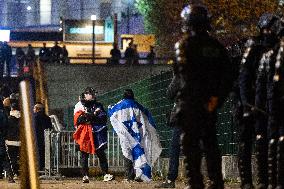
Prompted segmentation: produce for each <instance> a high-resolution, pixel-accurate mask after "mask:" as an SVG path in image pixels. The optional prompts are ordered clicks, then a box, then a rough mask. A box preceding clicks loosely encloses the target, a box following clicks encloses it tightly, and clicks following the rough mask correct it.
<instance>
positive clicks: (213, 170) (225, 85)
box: [176, 4, 237, 189]
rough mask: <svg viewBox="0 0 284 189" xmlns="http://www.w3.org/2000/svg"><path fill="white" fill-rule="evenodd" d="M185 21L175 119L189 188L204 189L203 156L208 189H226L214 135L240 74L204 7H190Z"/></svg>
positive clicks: (186, 12)
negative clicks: (216, 36) (219, 114)
mask: <svg viewBox="0 0 284 189" xmlns="http://www.w3.org/2000/svg"><path fill="white" fill-rule="evenodd" d="M181 17H182V19H183V22H184V26H183V28H182V29H183V31H184V37H183V39H182V40H181V41H179V42H178V43H177V44H176V49H177V50H176V53H177V61H178V74H179V77H180V78H181V82H180V83H181V90H180V93H179V94H178V96H177V111H176V117H177V120H178V121H177V122H178V123H177V125H179V126H181V127H182V130H183V132H184V136H183V138H182V148H183V152H184V155H185V157H186V159H185V161H186V164H187V165H186V170H187V177H188V179H189V180H188V183H189V186H188V187H189V188H191V189H203V188H204V183H203V176H202V174H201V171H200V167H201V157H202V153H203V152H204V154H205V159H206V161H207V171H208V177H209V179H210V181H211V182H210V184H209V188H210V189H222V188H224V182H223V178H222V173H221V154H220V151H219V149H218V144H217V137H216V125H215V123H216V119H217V114H216V109H217V107H220V106H221V105H222V103H223V102H224V100H225V98H226V96H227V94H228V92H229V91H230V90H231V87H232V84H233V80H234V77H233V76H234V75H236V73H237V71H236V70H235V71H234V69H233V68H234V66H233V65H232V64H231V62H230V59H229V57H228V54H227V52H226V49H225V48H224V46H223V45H221V44H220V43H219V42H218V41H217V40H216V39H214V38H213V37H212V36H210V34H209V32H208V31H209V30H211V26H210V20H209V17H208V13H207V9H206V7H204V6H203V5H200V4H191V5H188V6H186V7H185V8H184V9H183V11H182V13H181ZM201 142H202V145H201ZM201 146H202V147H201Z"/></svg>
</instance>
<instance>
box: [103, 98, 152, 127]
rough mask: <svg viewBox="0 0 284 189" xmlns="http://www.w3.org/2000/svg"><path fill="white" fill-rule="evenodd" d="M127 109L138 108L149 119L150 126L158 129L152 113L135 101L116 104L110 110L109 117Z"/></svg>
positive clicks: (126, 100) (127, 100) (123, 101)
mask: <svg viewBox="0 0 284 189" xmlns="http://www.w3.org/2000/svg"><path fill="white" fill-rule="evenodd" d="M126 108H138V109H139V110H140V111H142V112H143V113H144V114H145V115H146V116H147V117H148V120H149V122H150V124H151V125H152V126H153V127H154V128H156V125H155V122H154V119H153V118H152V116H151V114H150V112H149V111H148V110H147V109H146V108H144V107H143V106H142V105H141V104H139V103H138V102H137V101H135V100H131V99H123V100H122V101H120V102H119V103H117V104H115V105H114V106H113V107H112V108H110V109H108V115H109V117H111V116H112V115H113V114H114V113H115V112H117V111H119V110H123V109H126Z"/></svg>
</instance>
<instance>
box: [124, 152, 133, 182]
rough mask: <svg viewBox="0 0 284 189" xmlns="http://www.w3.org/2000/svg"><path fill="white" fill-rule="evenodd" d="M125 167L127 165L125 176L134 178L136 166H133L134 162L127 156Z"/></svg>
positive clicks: (129, 178) (130, 178)
mask: <svg viewBox="0 0 284 189" xmlns="http://www.w3.org/2000/svg"><path fill="white" fill-rule="evenodd" d="M123 157H124V156H123ZM124 167H125V177H126V178H127V179H128V180H134V178H135V171H134V167H133V162H132V161H131V160H130V159H128V158H126V157H124Z"/></svg>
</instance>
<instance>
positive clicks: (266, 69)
mask: <svg viewBox="0 0 284 189" xmlns="http://www.w3.org/2000/svg"><path fill="white" fill-rule="evenodd" d="M277 20H278V18H277V17H276V16H274V15H273V14H268V13H264V14H263V15H262V16H261V17H260V20H259V23H258V27H259V29H260V32H261V33H260V35H259V36H258V37H256V38H253V39H249V40H248V41H247V44H246V46H247V48H246V51H245V53H244V55H243V59H242V61H241V70H240V76H239V87H240V95H241V103H242V105H243V117H242V118H241V119H242V120H243V121H244V124H243V125H242V127H243V133H242V134H241V135H244V136H245V137H244V138H243V139H241V140H240V144H239V172H240V177H241V187H242V188H252V187H253V186H252V179H251V145H252V141H253V140H252V137H253V135H251V133H252V132H248V130H250V127H253V125H254V127H253V128H254V132H255V135H256V138H255V158H256V168H257V172H256V177H257V188H267V186H268V162H267V161H268V138H267V128H268V119H267V118H268V114H267V110H268V109H269V106H270V103H269V101H268V99H269V97H270V96H271V95H270V94H271V92H270V82H269V78H270V77H271V76H270V75H271V72H273V70H272V69H271V64H272V62H273V60H275V54H276V53H275V45H276V44H277V36H276V34H275V33H273V32H271V33H265V32H264V30H265V29H267V30H270V31H273V27H274V26H275V25H276V23H277ZM253 121H255V123H254V122H253ZM250 124H252V125H250ZM249 135H250V136H249Z"/></svg>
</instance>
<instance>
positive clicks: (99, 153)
mask: <svg viewBox="0 0 284 189" xmlns="http://www.w3.org/2000/svg"><path fill="white" fill-rule="evenodd" d="M81 154H82V158H81V165H82V175H83V176H85V175H89V166H88V159H89V154H88V153H86V152H81ZM96 155H97V156H98V158H99V162H100V167H101V170H102V173H103V174H104V175H105V174H107V173H108V162H107V157H106V153H105V151H104V149H97V150H96Z"/></svg>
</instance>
